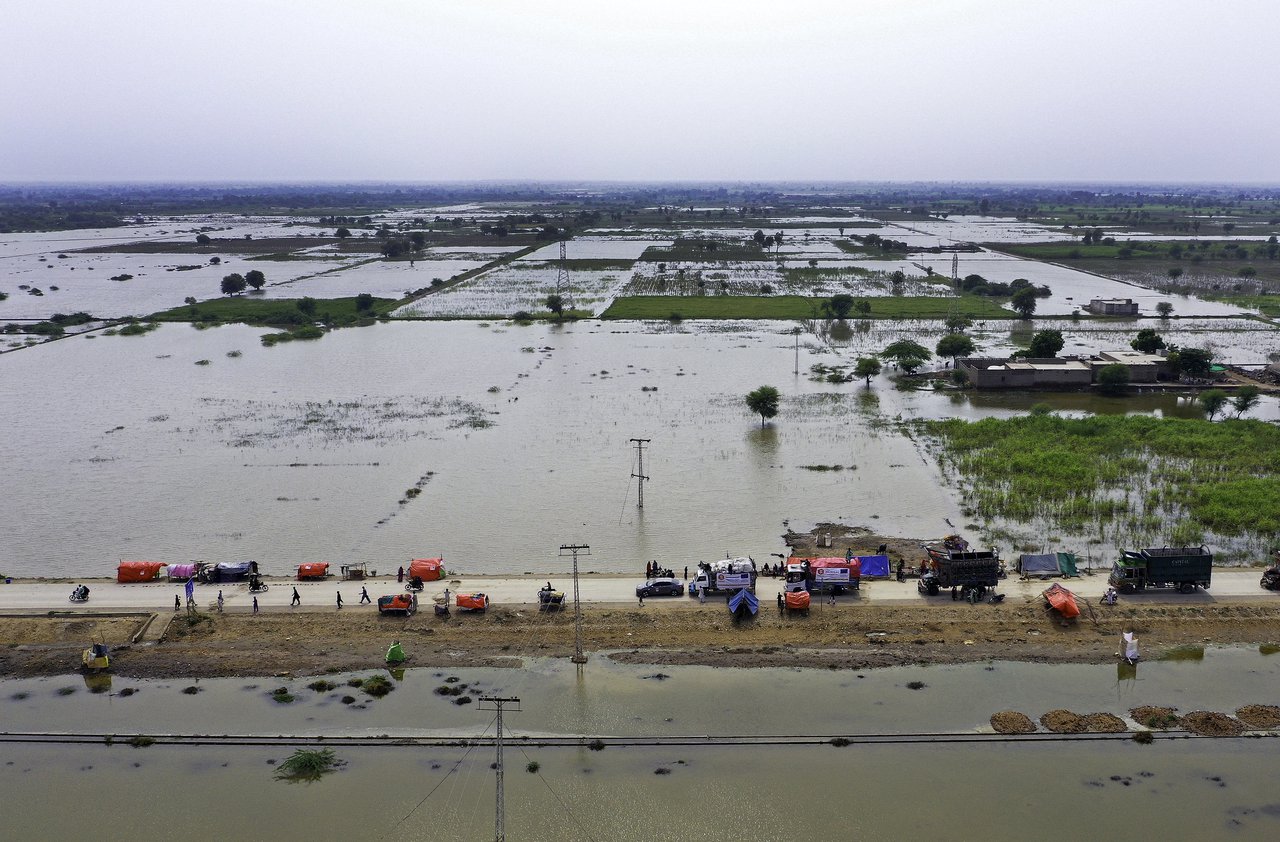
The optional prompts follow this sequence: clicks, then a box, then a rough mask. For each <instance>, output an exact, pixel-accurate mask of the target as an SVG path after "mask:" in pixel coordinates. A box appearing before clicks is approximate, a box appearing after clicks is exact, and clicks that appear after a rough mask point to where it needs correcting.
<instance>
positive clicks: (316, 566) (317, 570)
mask: <svg viewBox="0 0 1280 842" xmlns="http://www.w3.org/2000/svg"><path fill="white" fill-rule="evenodd" d="M328 575H329V562H327V561H308V562H307V563H305V564H299V565H298V578H299V579H323V578H324V577H325V576H328Z"/></svg>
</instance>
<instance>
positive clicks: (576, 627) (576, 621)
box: [560, 544, 591, 664]
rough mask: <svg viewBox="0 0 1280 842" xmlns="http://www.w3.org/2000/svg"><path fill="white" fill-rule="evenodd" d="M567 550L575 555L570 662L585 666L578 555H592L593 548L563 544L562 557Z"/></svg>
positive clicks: (561, 548)
mask: <svg viewBox="0 0 1280 842" xmlns="http://www.w3.org/2000/svg"><path fill="white" fill-rule="evenodd" d="M566 550H567V551H568V552H569V553H570V554H572V555H573V657H572V658H571V659H570V660H572V661H573V662H574V663H575V664H585V663H586V662H587V656H586V654H585V653H583V651H582V601H581V600H580V598H579V596H578V553H580V552H581V553H585V554H586V555H591V547H590V545H588V544H561V545H560V555H561V557H563V556H564V554H565V551H566Z"/></svg>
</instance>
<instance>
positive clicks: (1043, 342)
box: [1028, 330, 1063, 357]
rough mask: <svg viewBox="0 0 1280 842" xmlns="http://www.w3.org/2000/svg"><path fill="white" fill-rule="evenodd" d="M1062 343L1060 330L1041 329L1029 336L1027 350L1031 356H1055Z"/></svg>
mask: <svg viewBox="0 0 1280 842" xmlns="http://www.w3.org/2000/svg"><path fill="white" fill-rule="evenodd" d="M1062 345H1063V342H1062V331H1060V330H1042V331H1040V332H1038V333H1037V334H1036V335H1035V336H1033V337H1031V347H1030V348H1029V349H1028V351H1029V352H1030V356H1032V357H1056V356H1058V352H1059V351H1061V350H1062Z"/></svg>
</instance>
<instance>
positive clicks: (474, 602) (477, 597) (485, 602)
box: [458, 593, 489, 611]
mask: <svg viewBox="0 0 1280 842" xmlns="http://www.w3.org/2000/svg"><path fill="white" fill-rule="evenodd" d="M458 607H459V608H465V609H467V610H468V611H483V610H485V609H486V608H488V607H489V597H487V596H485V595H484V594H482V593H460V594H458Z"/></svg>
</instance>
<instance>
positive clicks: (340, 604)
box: [338, 591, 342, 611]
mask: <svg viewBox="0 0 1280 842" xmlns="http://www.w3.org/2000/svg"><path fill="white" fill-rule="evenodd" d="M338 610H339V611H341V610H342V591H338Z"/></svg>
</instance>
